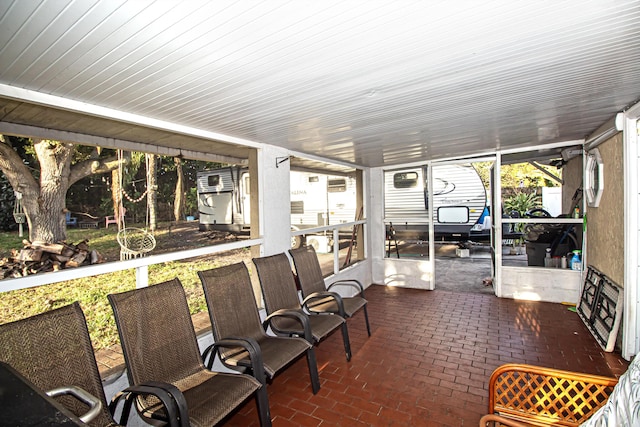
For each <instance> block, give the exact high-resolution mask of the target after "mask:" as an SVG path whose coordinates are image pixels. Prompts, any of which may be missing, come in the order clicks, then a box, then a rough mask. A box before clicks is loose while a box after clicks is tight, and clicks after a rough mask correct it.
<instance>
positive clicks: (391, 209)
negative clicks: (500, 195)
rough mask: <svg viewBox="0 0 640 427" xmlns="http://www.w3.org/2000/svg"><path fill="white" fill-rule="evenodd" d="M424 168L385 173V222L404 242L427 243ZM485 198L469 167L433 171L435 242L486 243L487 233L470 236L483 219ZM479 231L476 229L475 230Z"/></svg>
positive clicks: (425, 167)
mask: <svg viewBox="0 0 640 427" xmlns="http://www.w3.org/2000/svg"><path fill="white" fill-rule="evenodd" d="M427 176H428V175H427V166H422V167H412V168H406V169H399V170H393V171H386V172H385V175H384V217H385V218H384V219H385V223H386V224H387V225H389V224H390V223H391V224H393V227H394V229H395V232H396V235H397V236H398V237H399V238H403V239H417V240H428V239H429V222H428V221H429V211H428V201H429V199H428V197H427V196H428V188H429V187H428V183H427ZM486 207H487V195H486V190H485V187H484V184H483V183H482V180H481V179H480V176H479V175H478V173H477V171H476V170H475V169H474V168H473V166H471V165H469V164H465V165H437V166H434V167H433V223H434V228H435V238H436V240H443V241H456V242H466V241H469V240H486V238H488V232H487V233H485V234H486V236H485V235H484V234H482V233H471V229H472V228H474V226H475V225H476V224H482V222H481V220H482V219H483V216H484V215H486V211H485V208H486ZM477 228H479V227H476V229H477Z"/></svg>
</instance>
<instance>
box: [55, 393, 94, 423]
mask: <svg viewBox="0 0 640 427" xmlns="http://www.w3.org/2000/svg"><path fill="white" fill-rule="evenodd" d="M46 394H47V396H49V397H57V396H63V395H68V396H73V397H75V398H76V399H78V400H79V401H81V402H82V403H84V404H86V405H87V406H89V410H88V411H87V413H86V414H84V415H81V416H79V417H78V418H80V421H82V422H83V423H88V422H89V421H91V420H93V419H94V418H95V417H97V416H98V414H99V413H100V410H101V409H102V402H100V399H98V398H97V397H95V396H94V395H92V394H90V393H89V392H87V391H85V390H84V389H82V388H80V387H76V386H65V387H58V388H54V389H53V390H49V391H47V392H46Z"/></svg>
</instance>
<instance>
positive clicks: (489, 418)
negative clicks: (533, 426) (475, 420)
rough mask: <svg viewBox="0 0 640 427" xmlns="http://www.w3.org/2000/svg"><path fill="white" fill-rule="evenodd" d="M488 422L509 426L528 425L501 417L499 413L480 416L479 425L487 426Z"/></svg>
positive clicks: (522, 426)
mask: <svg viewBox="0 0 640 427" xmlns="http://www.w3.org/2000/svg"><path fill="white" fill-rule="evenodd" d="M490 422H493V425H494V426H495V425H498V426H499V425H505V426H509V427H529V426H528V425H527V424H522V423H519V422H518V421H515V420H511V419H509V418H505V417H501V416H500V415H496V414H487V415H485V416H483V417H482V418H480V427H487V423H490ZM496 423H498V424H496Z"/></svg>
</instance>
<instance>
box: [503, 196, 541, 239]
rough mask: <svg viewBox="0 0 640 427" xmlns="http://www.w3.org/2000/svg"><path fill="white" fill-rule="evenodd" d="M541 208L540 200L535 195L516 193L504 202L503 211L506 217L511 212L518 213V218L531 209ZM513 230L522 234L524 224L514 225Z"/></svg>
mask: <svg viewBox="0 0 640 427" xmlns="http://www.w3.org/2000/svg"><path fill="white" fill-rule="evenodd" d="M540 207H542V198H541V197H540V196H538V195H537V194H536V193H524V192H520V193H516V194H514V195H513V196H511V197H508V198H506V199H505V200H504V211H505V213H506V214H507V215H510V214H511V212H518V214H519V216H520V217H524V216H525V214H526V213H527V212H529V211H530V210H531V209H535V208H540ZM513 228H514V230H515V231H517V232H520V233H521V232H522V231H523V229H524V224H515V225H514V227H513Z"/></svg>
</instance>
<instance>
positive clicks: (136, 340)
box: [108, 278, 271, 427]
mask: <svg viewBox="0 0 640 427" xmlns="http://www.w3.org/2000/svg"><path fill="white" fill-rule="evenodd" d="M108 298H109V302H110V303H111V307H112V308H113V312H114V314H115V319H116V325H117V327H118V334H119V335H120V344H121V345H122V350H123V354H124V359H125V363H126V365H127V375H128V377H129V382H130V383H131V384H139V383H144V382H147V381H163V382H167V383H170V384H173V385H175V386H176V387H177V388H178V389H180V391H182V393H183V394H184V397H185V400H186V406H187V408H188V419H189V422H190V423H191V425H193V426H211V425H216V424H218V423H219V422H221V421H222V420H223V419H225V417H227V416H228V415H229V414H231V413H232V412H233V411H234V410H235V409H236V408H238V407H239V406H240V405H242V404H243V403H244V402H245V401H246V400H247V399H248V398H249V397H251V396H252V395H255V397H256V401H257V405H258V412H259V414H260V424H261V425H262V426H263V427H265V426H271V418H270V414H269V403H268V397H267V392H266V386H265V384H264V381H265V377H264V371H263V369H262V360H261V355H260V349H259V348H255V347H254V346H253V345H251V343H247V342H246V341H240V340H227V341H223V342H222V341H221V342H218V343H215V344H213V345H212V346H210V347H209V348H207V350H205V354H204V357H206V356H207V355H208V353H209V352H217V351H219V350H220V347H219V346H225V347H239V346H245V348H246V349H247V351H248V352H249V353H250V355H251V361H252V363H253V365H252V370H253V372H254V373H255V376H256V378H254V377H251V376H248V375H239V374H228V373H219V372H212V371H210V370H208V369H207V368H205V366H204V364H203V358H201V356H200V353H199V348H198V342H197V339H196V334H195V331H194V329H193V323H192V321H191V315H190V314H189V307H188V305H187V299H186V296H185V293H184V289H183V288H182V284H181V283H180V281H179V280H178V279H177V278H176V279H173V280H169V281H166V282H163V283H160V284H157V285H152V286H148V287H146V288H140V289H134V290H131V291H128V292H123V293H119V294H111V295H108ZM136 404H137V405H136V409H138V412H139V413H140V415H141V416H142V417H143V418H146V419H148V420H161V421H163V420H165V419H166V414H165V413H164V412H163V411H162V409H161V408H160V407H159V406H158V405H157V404H156V402H155V401H154V400H151V399H138V400H137V401H136Z"/></svg>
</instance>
